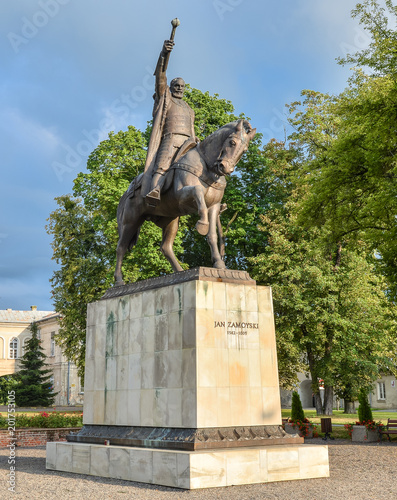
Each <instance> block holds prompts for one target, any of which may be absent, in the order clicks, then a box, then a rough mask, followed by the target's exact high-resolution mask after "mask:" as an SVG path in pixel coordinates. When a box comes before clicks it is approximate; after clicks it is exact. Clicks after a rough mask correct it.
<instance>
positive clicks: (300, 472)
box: [46, 443, 329, 489]
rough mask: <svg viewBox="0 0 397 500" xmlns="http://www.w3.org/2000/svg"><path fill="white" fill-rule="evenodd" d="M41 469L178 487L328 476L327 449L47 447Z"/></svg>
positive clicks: (81, 444) (285, 447)
mask: <svg viewBox="0 0 397 500" xmlns="http://www.w3.org/2000/svg"><path fill="white" fill-rule="evenodd" d="M46 465H47V469H50V470H58V471H64V472H75V473H78V474H89V475H93V476H101V477H110V478H113V479H124V480H127V481H136V482H139V483H148V484H158V485H162V486H170V487H174V488H183V489H199V488H216V487H222V486H233V485H242V484H254V483H266V482H274V481H290V480H293V479H313V478H320V477H329V465H328V447H327V446H325V445H323V446H321V445H320V446H318V445H292V446H265V447H253V448H229V449H223V450H205V451H180V450H157V449H148V448H146V449H144V448H133V447H126V446H105V445H96V444H83V443H47V464H46Z"/></svg>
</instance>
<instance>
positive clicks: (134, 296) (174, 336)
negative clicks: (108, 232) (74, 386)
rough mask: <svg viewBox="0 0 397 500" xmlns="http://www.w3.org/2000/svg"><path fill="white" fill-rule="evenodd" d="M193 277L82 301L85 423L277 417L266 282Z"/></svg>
mask: <svg viewBox="0 0 397 500" xmlns="http://www.w3.org/2000/svg"><path fill="white" fill-rule="evenodd" d="M230 273H232V272H231V271H230ZM177 274H183V273H177ZM201 278H202V279H201V280H200V279H194V280H191V281H186V282H182V283H176V284H170V285H166V286H162V287H160V288H155V289H147V290H145V289H144V291H142V292H137V293H134V292H133V293H129V294H127V295H122V296H116V297H110V298H106V299H104V300H100V301H98V302H95V303H92V304H89V306H88V318H87V343H86V346H87V347H86V349H87V350H86V365H85V383H84V424H91V425H121V426H139V427H140V426H144V427H163V428H166V427H179V428H210V427H211V428H213V427H216V428H223V427H233V426H264V425H281V412H280V393H279V383H278V371H277V352H276V340H275V332H274V319H273V306H272V296H271V289H270V287H262V286H256V284H255V281H252V280H251V281H248V280H246V279H245V280H238V279H235V280H234V282H228V281H227V282H224V281H222V278H218V280H219V281H206V280H204V279H203V277H201ZM204 278H205V276H204ZM211 278H212V279H214V278H213V277H211ZM229 279H230V278H229ZM148 281H150V280H148ZM156 283H157V281H156ZM138 284H139V283H138ZM138 284H137V285H138ZM142 286H143V285H141V287H142ZM129 288H130V287H129V286H126V289H127V290H128V289H129ZM123 289H124V287H116V288H115V291H113V289H112V290H111V292H113V293H116V292H118V293H121V291H122V290H123Z"/></svg>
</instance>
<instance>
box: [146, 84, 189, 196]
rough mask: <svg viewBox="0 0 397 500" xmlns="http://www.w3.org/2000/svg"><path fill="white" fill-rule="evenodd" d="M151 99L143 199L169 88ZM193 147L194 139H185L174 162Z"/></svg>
mask: <svg viewBox="0 0 397 500" xmlns="http://www.w3.org/2000/svg"><path fill="white" fill-rule="evenodd" d="M153 97H154V98H155V101H154V107H153V128H152V133H151V134H150V139H149V146H148V149H147V156H146V162H145V170H144V173H143V178H142V187H141V194H142V196H143V197H145V196H146V195H147V194H148V193H149V192H150V188H151V183H152V177H153V174H154V171H155V166H156V156H157V151H158V149H159V147H160V143H161V138H162V135H163V128H164V122H165V117H166V113H167V107H168V104H169V102H170V101H171V97H172V96H171V92H170V88H169V87H168V85H167V87H166V89H165V92H164V93H163V94H162V95H161V96H160V97H157V96H156V94H155V95H154V96H153ZM195 145H196V142H195V140H194V137H190V138H189V139H187V140H186V142H185V143H184V144H183V145H182V147H181V149H180V150H179V152H178V155H177V158H176V160H177V159H178V158H180V157H181V156H182V155H183V154H185V153H186V152H187V151H188V150H189V149H191V148H192V147H193V146H195Z"/></svg>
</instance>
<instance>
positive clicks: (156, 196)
mask: <svg viewBox="0 0 397 500" xmlns="http://www.w3.org/2000/svg"><path fill="white" fill-rule="evenodd" d="M164 181H165V176H164V175H161V174H159V173H155V174H154V175H153V179H152V190H151V191H150V192H149V193H148V194H147V195H146V196H145V200H146V202H147V204H148V205H150V206H151V207H157V205H158V204H159V203H160V192H161V188H162V187H163V184H164Z"/></svg>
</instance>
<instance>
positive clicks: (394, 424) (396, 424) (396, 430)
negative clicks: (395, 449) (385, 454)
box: [382, 418, 397, 441]
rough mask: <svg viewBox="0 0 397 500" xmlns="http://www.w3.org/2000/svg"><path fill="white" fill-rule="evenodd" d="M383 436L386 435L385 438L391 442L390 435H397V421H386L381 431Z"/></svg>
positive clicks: (389, 419) (390, 419) (391, 419)
mask: <svg viewBox="0 0 397 500" xmlns="http://www.w3.org/2000/svg"><path fill="white" fill-rule="evenodd" d="M383 434H386V435H387V437H388V438H389V441H391V439H390V434H397V419H393V418H388V419H387V425H386V427H385V429H384V430H383V431H382V437H383Z"/></svg>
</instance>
